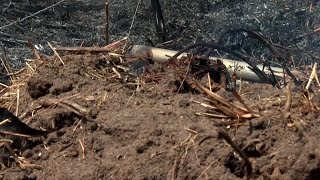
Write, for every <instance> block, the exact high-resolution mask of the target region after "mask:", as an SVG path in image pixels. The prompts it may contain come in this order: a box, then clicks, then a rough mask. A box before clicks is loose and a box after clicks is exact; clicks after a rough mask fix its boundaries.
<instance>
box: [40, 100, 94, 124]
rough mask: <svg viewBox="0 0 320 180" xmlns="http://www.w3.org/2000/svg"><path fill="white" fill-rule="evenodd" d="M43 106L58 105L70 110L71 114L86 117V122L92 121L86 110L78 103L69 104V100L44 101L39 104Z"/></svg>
mask: <svg viewBox="0 0 320 180" xmlns="http://www.w3.org/2000/svg"><path fill="white" fill-rule="evenodd" d="M39 103H40V104H41V106H44V107H48V106H52V105H58V106H61V107H63V108H66V109H68V110H70V111H71V112H73V113H75V114H77V115H80V116H82V117H84V118H85V119H86V120H91V118H90V117H88V116H87V113H88V112H89V111H88V110H87V109H86V108H84V107H81V106H80V105H78V104H76V103H72V102H69V101H67V100H60V99H44V100H42V101H40V102H39Z"/></svg>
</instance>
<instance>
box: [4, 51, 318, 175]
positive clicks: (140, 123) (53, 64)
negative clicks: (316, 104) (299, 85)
mask: <svg viewBox="0 0 320 180" xmlns="http://www.w3.org/2000/svg"><path fill="white" fill-rule="evenodd" d="M99 56H100V55H90V54H87V55H68V56H64V57H63V60H64V62H65V65H62V64H60V62H59V61H58V60H56V59H50V60H48V61H47V62H45V63H42V64H39V65H38V66H37V74H35V75H34V76H32V77H31V78H30V79H29V80H28V83H27V85H26V87H24V88H22V89H21V95H20V98H21V99H20V111H22V112H21V113H22V114H24V113H26V117H25V118H24V121H28V122H30V124H29V125H30V126H32V127H34V128H37V129H39V128H43V129H46V130H49V131H53V132H52V133H50V134H49V135H48V136H47V137H43V138H32V139H30V140H27V141H26V142H25V143H24V145H23V146H22V147H21V148H19V149H17V150H16V151H18V152H21V155H22V156H23V157H25V158H26V159H27V160H29V161H30V162H31V163H32V164H35V165H41V168H32V167H27V168H26V169H21V168H18V170H16V171H14V172H13V171H11V170H13V169H16V168H14V166H13V165H12V166H11V167H9V169H7V170H6V171H5V172H4V174H3V177H4V178H5V179H168V178H173V179H196V178H200V179H205V178H208V179H243V178H244V177H245V176H246V168H245V164H244V162H243V160H242V159H241V158H240V156H239V155H238V154H237V153H235V152H234V150H233V148H231V147H230V146H229V145H228V144H226V143H225V142H224V141H223V140H221V139H217V138H211V139H210V140H205V141H202V140H203V139H205V138H206V137H208V136H211V135H212V136H214V134H216V132H217V131H219V130H221V129H224V130H226V131H227V132H228V133H229V134H230V136H231V137H232V138H233V141H234V142H235V144H236V145H237V146H239V147H240V148H241V149H242V151H243V152H244V153H245V154H246V155H247V156H248V157H249V160H250V162H251V163H252V167H253V174H252V177H253V178H254V179H299V180H301V179H318V178H319V173H320V172H319V165H320V164H319V163H320V161H319V160H320V154H319V143H317V142H318V141H319V133H318V128H317V127H318V126H319V124H320V119H319V117H318V112H312V111H309V109H310V107H308V103H307V102H306V101H305V100H304V98H302V95H301V94H300V93H294V94H293V96H294V97H293V105H292V108H293V109H292V110H291V113H292V117H296V119H298V120H299V121H300V120H301V121H302V124H304V126H303V127H304V130H303V133H301V131H300V130H297V129H296V128H295V127H289V126H287V123H288V122H287V121H286V120H285V119H284V117H283V113H282V109H283V106H284V104H285V100H286V97H285V93H284V92H283V91H282V90H278V89H275V88H274V87H272V86H269V85H262V84H247V85H243V87H242V90H241V92H240V95H241V96H242V97H243V98H244V99H245V100H246V103H247V104H248V105H249V106H250V107H252V109H254V110H255V111H259V112H260V114H261V117H260V118H255V119H252V120H251V121H250V123H249V121H248V122H247V123H245V124H244V125H240V126H226V127H222V126H215V125H214V124H216V122H221V121H222V120H221V119H216V118H210V117H204V116H197V115H195V113H196V112H204V111H206V110H205V108H204V107H201V106H200V105H198V104H195V103H192V102H191V101H190V100H197V101H204V100H205V99H206V96H205V95H204V94H202V93H192V92H184V93H175V92H173V91H171V90H170V89H171V86H172V81H173V79H174V76H175V75H174V72H172V71H170V69H166V68H164V67H161V65H158V64H156V65H155V66H154V67H153V68H151V69H150V71H151V73H152V72H156V73H158V74H161V77H162V80H161V81H159V82H157V83H155V82H149V83H142V84H141V83H140V85H139V86H137V85H136V84H132V83H131V84H130V83H126V82H117V81H116V80H114V78H113V79H112V80H111V79H110V78H109V77H108V76H104V77H103V76H100V75H99V74H98V69H97V67H101V64H103V63H101V58H100V57H99ZM99 59H100V60H99ZM102 68H103V67H102ZM49 100H51V101H52V100H56V101H55V102H57V103H56V104H55V103H51V104H50V105H47V106H44V105H43V104H44V103H43V102H48V101H49ZM59 102H68V103H71V104H72V103H73V104H77V105H78V107H81V109H83V110H84V111H85V110H87V113H85V114H84V113H80V114H79V113H78V114H77V113H75V111H73V110H72V109H70V108H66V106H61V105H59ZM39 105H42V106H41V107H40V108H39ZM306 109H308V111H306ZM31 112H32V113H31ZM37 167H38V166H37Z"/></svg>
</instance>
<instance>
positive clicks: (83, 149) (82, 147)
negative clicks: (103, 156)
mask: <svg viewBox="0 0 320 180" xmlns="http://www.w3.org/2000/svg"><path fill="white" fill-rule="evenodd" d="M79 143H80V147H81V151H82V159H85V158H86V153H85V147H84V144H83V142H82V141H81V139H79Z"/></svg>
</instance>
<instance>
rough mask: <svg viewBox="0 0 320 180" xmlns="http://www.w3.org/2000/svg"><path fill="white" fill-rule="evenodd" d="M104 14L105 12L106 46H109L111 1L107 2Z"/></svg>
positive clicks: (106, 0) (107, 0)
mask: <svg viewBox="0 0 320 180" xmlns="http://www.w3.org/2000/svg"><path fill="white" fill-rule="evenodd" d="M104 12H105V16H104V20H105V24H104V37H105V40H106V44H109V23H110V21H109V0H105V3H104Z"/></svg>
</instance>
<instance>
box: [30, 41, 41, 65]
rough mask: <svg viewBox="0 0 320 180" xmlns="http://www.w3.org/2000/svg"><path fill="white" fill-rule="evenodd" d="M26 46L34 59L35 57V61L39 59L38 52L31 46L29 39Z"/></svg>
mask: <svg viewBox="0 0 320 180" xmlns="http://www.w3.org/2000/svg"><path fill="white" fill-rule="evenodd" d="M28 45H29V47H30V49H31V51H32V53H33V55H34V57H35V58H36V59H37V60H38V59H41V57H40V55H39V53H38V51H37V50H36V48H34V45H33V44H32V42H31V40H30V39H29V40H28Z"/></svg>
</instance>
